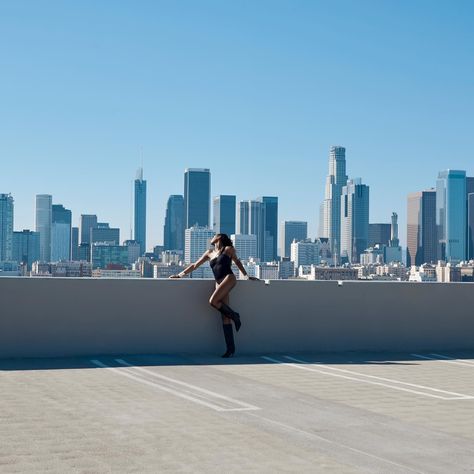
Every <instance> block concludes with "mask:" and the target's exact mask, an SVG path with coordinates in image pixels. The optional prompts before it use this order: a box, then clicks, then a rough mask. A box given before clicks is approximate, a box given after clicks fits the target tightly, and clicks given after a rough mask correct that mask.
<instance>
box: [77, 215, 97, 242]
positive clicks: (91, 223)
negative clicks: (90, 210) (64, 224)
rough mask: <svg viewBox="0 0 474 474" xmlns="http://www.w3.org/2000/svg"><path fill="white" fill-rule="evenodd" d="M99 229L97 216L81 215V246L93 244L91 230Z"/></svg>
mask: <svg viewBox="0 0 474 474" xmlns="http://www.w3.org/2000/svg"><path fill="white" fill-rule="evenodd" d="M96 227H97V216H96V215H95V214H81V245H82V244H90V243H91V229H95V228H96Z"/></svg>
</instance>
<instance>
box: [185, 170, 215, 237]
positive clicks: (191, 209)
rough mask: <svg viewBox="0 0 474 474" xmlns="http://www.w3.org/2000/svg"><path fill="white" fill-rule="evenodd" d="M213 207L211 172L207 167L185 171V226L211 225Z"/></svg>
mask: <svg viewBox="0 0 474 474" xmlns="http://www.w3.org/2000/svg"><path fill="white" fill-rule="evenodd" d="M210 208H211V172H210V170H209V169H207V168H187V169H186V170H185V171H184V226H185V228H186V229H188V228H190V227H192V226H195V225H197V226H203V227H209V223H210V219H209V214H210Z"/></svg>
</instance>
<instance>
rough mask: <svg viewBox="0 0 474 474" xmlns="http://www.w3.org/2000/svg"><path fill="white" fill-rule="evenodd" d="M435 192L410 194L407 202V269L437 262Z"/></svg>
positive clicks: (431, 190)
mask: <svg viewBox="0 0 474 474" xmlns="http://www.w3.org/2000/svg"><path fill="white" fill-rule="evenodd" d="M437 247H438V242H437V239H436V190H435V189H428V190H426V191H420V192H416V193H410V194H409V195H408V200H407V267H410V266H411V265H416V266H420V265H422V264H423V263H434V262H436V260H437Z"/></svg>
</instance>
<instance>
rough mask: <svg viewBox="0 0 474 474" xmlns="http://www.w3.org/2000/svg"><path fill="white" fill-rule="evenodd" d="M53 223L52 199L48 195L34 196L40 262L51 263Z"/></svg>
mask: <svg viewBox="0 0 474 474" xmlns="http://www.w3.org/2000/svg"><path fill="white" fill-rule="evenodd" d="M52 223H53V197H52V196H51V195H50V194H38V195H37V196H36V232H39V234H40V260H41V261H43V262H50V261H51V228H52Z"/></svg>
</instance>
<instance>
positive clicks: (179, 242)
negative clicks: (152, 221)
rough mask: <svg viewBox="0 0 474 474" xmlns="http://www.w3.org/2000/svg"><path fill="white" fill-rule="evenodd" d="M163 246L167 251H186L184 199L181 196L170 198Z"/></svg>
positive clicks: (173, 195) (175, 195) (176, 195)
mask: <svg viewBox="0 0 474 474" xmlns="http://www.w3.org/2000/svg"><path fill="white" fill-rule="evenodd" d="M163 244H164V249H165V250H179V251H184V198H183V196H182V195H181V194H172V195H171V196H170V197H169V198H168V204H167V206H166V217H165V226H164V229H163Z"/></svg>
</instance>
